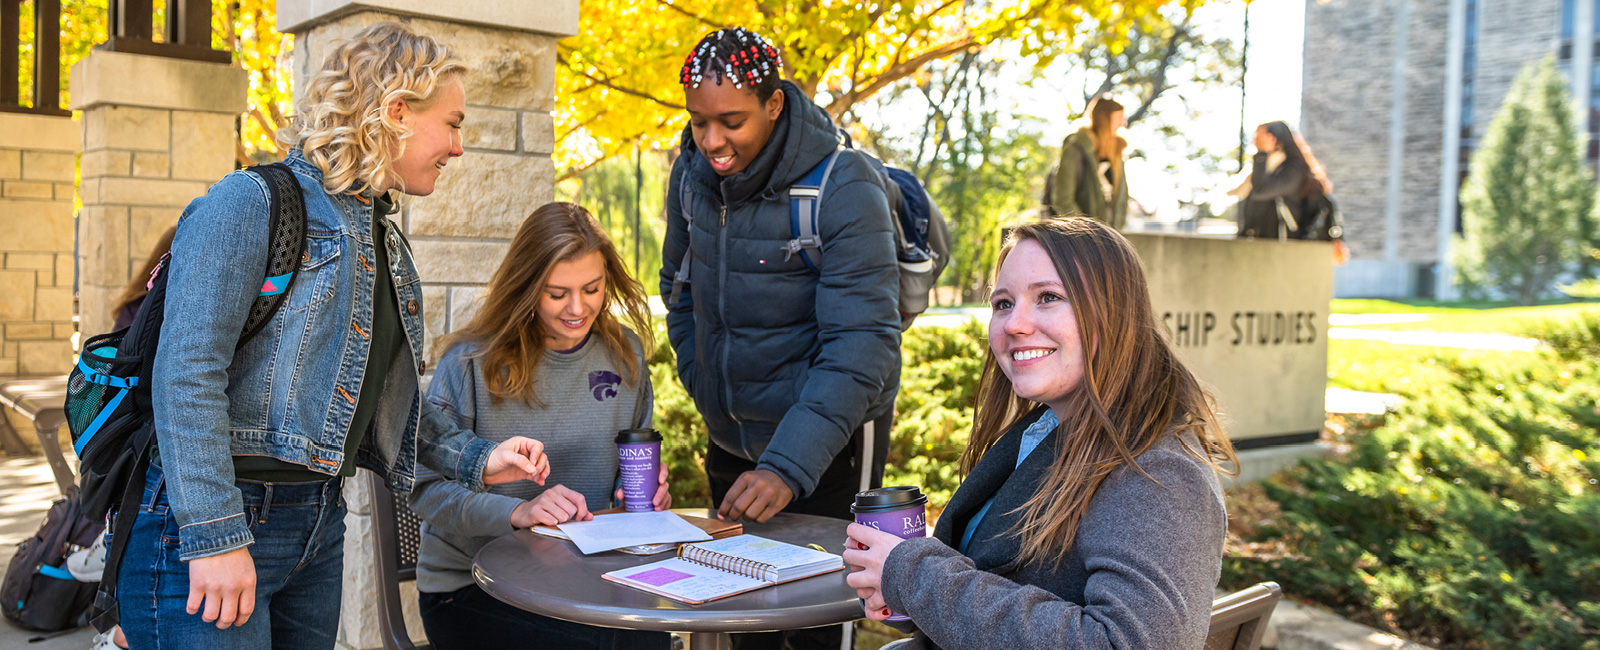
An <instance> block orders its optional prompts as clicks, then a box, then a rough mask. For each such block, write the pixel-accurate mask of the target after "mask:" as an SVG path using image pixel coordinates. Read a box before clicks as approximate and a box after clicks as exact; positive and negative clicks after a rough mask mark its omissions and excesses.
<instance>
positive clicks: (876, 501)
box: [850, 485, 928, 512]
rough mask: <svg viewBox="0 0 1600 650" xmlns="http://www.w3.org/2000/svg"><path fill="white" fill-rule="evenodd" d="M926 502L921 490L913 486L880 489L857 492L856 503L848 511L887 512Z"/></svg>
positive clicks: (926, 498) (926, 499)
mask: <svg viewBox="0 0 1600 650" xmlns="http://www.w3.org/2000/svg"><path fill="white" fill-rule="evenodd" d="M927 502H928V497H926V496H924V495H923V494H922V490H919V489H917V487H916V486H914V485H901V486H894V487H881V488H873V489H871V490H867V491H865V492H857V493H856V501H855V503H854V504H852V505H851V506H850V511H851V512H888V511H891V510H899V509H901V508H910V507H912V506H920V505H923V504H925V503H927Z"/></svg>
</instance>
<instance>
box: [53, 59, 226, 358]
mask: <svg viewBox="0 0 1600 650" xmlns="http://www.w3.org/2000/svg"><path fill="white" fill-rule="evenodd" d="M70 83H71V90H72V93H71V97H72V108H73V109H76V110H82V111H83V163H82V170H83V180H82V183H81V184H80V186H79V188H78V189H79V195H80V197H81V198H82V201H83V212H82V213H81V214H80V218H79V219H78V256H79V262H80V266H79V267H78V272H79V281H78V295H79V301H78V304H79V317H80V326H81V327H82V330H83V332H84V333H85V335H86V336H88V335H94V334H100V333H104V332H108V331H110V330H111V324H112V321H113V316H112V313H111V312H112V309H113V304H112V303H113V301H114V300H115V299H116V297H117V296H118V295H119V294H120V293H121V292H122V291H123V289H124V288H125V287H126V286H127V285H128V283H129V281H130V280H131V279H132V277H133V275H134V274H136V273H138V272H139V270H140V269H141V268H142V267H143V265H144V262H145V260H146V259H147V258H148V257H149V255H150V250H151V249H152V248H153V247H154V246H155V244H156V242H157V240H159V239H160V238H161V235H162V233H163V232H165V231H166V229H167V228H168V227H171V226H172V225H173V224H176V223H177V222H178V215H179V214H180V213H181V212H182V211H183V208H184V206H186V205H188V204H189V201H191V200H193V199H195V198H196V197H199V196H201V195H203V194H205V193H206V188H207V187H209V186H210V185H211V184H212V183H215V182H216V181H218V180H220V179H221V178H222V177H223V176H224V175H226V174H227V173H228V172H230V171H233V168H234V148H235V143H236V142H237V137H236V135H235V120H236V119H237V118H238V115H239V113H240V112H242V111H243V110H244V108H245V102H246V94H245V93H246V79H245V72H244V70H242V69H240V68H234V67H231V66H228V65H224V64H218V63H204V62H199V61H183V60H178V59H168V58H162V57H154V56H144V55H138V54H127V53H123V52H109V51H104V50H96V51H94V52H93V53H91V54H90V55H89V57H88V58H85V59H84V60H82V61H79V62H78V63H77V64H75V65H73V66H72V75H71V82H70Z"/></svg>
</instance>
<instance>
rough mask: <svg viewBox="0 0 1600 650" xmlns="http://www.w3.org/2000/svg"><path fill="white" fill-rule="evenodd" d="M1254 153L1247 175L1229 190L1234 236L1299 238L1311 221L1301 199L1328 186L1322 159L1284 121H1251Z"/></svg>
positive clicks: (1326, 190) (1323, 191) (1323, 192)
mask: <svg viewBox="0 0 1600 650" xmlns="http://www.w3.org/2000/svg"><path fill="white" fill-rule="evenodd" d="M1255 145H1256V155H1255V160H1254V162H1253V164H1252V166H1251V168H1250V178H1249V180H1248V181H1246V182H1245V184H1244V185H1241V186H1240V187H1239V188H1236V189H1234V190H1233V191H1231V192H1229V194H1232V195H1234V196H1243V197H1244V200H1243V201H1240V202H1239V237H1241V238H1243V237H1261V238H1267V239H1303V238H1304V237H1303V233H1302V232H1301V231H1302V230H1304V229H1305V228H1306V227H1308V226H1310V225H1311V224H1310V223H1308V222H1309V219H1307V217H1306V215H1305V202H1306V199H1309V198H1314V197H1320V196H1324V195H1327V194H1328V193H1330V192H1331V191H1332V189H1333V188H1332V187H1331V186H1330V183H1328V177H1327V175H1325V174H1324V173H1323V170H1322V165H1320V164H1318V163H1317V159H1316V157H1315V156H1313V155H1312V154H1311V148H1310V147H1308V146H1306V143H1305V141H1304V140H1301V139H1300V136H1299V135H1298V134H1296V133H1295V132H1293V131H1291V130H1290V129H1289V125H1288V124H1285V123H1283V122H1267V123H1266V124H1262V125H1261V126H1259V127H1256V138H1255Z"/></svg>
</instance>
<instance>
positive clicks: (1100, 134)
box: [1084, 94, 1128, 187]
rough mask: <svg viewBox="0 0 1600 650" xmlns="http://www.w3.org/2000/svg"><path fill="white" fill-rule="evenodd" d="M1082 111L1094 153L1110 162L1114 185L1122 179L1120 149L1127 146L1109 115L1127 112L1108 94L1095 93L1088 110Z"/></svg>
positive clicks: (1112, 183)
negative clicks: (1087, 121)
mask: <svg viewBox="0 0 1600 650" xmlns="http://www.w3.org/2000/svg"><path fill="white" fill-rule="evenodd" d="M1084 112H1085V113H1086V114H1088V116H1089V124H1088V125H1087V126H1086V127H1085V128H1087V129H1088V131H1089V139H1090V140H1093V141H1094V155H1095V157H1096V158H1099V159H1101V160H1107V161H1110V162H1111V186H1112V187H1116V186H1117V184H1118V183H1120V182H1121V181H1122V164H1121V161H1122V151H1123V150H1124V149H1126V148H1128V141H1127V140H1124V139H1123V138H1122V136H1121V135H1118V134H1117V125H1116V124H1113V123H1112V122H1111V116H1112V115H1115V114H1116V113H1118V112H1122V113H1123V114H1124V115H1126V114H1127V112H1126V110H1125V109H1124V108H1123V107H1122V104H1120V103H1118V102H1117V100H1115V99H1112V98H1111V95H1110V94H1102V95H1096V96H1095V98H1094V99H1093V100H1091V101H1090V102H1089V110H1087V111H1084Z"/></svg>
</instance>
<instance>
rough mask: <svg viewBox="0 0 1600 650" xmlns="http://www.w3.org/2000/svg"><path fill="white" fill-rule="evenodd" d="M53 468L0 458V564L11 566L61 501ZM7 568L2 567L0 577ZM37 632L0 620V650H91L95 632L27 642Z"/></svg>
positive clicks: (38, 459)
mask: <svg viewBox="0 0 1600 650" xmlns="http://www.w3.org/2000/svg"><path fill="white" fill-rule="evenodd" d="M60 496H61V492H60V491H58V490H57V489H56V482H55V478H54V477H52V476H51V475H50V465H48V464H47V463H45V460H44V457H43V456H26V457H22V458H0V561H3V562H6V563H9V562H10V561H11V556H12V554H13V553H15V552H16V547H17V544H20V543H22V541H23V540H25V539H27V538H29V537H31V536H33V533H34V531H37V530H38V529H39V524H41V523H44V514H45V512H46V511H47V510H49V509H50V503H51V502H52V501H54V500H55V499H57V498H60ZM4 572H5V564H0V575H3V574H4ZM36 636H39V633H38V632H34V631H31V630H24V629H22V628H20V627H17V626H16V625H13V624H12V623H11V621H7V620H3V619H0V650H88V648H89V645H90V643H91V642H92V641H93V639H94V628H90V627H84V628H80V629H78V630H75V631H73V632H71V633H68V634H65V635H62V636H59V637H56V638H53V639H49V640H45V641H40V642H38V643H28V639H31V638H33V637H36Z"/></svg>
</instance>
